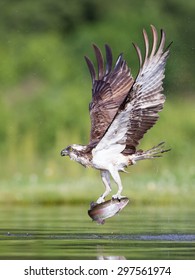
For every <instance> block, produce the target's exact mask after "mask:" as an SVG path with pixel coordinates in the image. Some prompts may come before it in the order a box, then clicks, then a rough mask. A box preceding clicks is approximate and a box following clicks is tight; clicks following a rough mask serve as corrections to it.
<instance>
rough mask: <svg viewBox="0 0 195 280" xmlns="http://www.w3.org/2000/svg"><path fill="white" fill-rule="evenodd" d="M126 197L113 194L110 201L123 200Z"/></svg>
mask: <svg viewBox="0 0 195 280" xmlns="http://www.w3.org/2000/svg"><path fill="white" fill-rule="evenodd" d="M125 197H126V196H123V195H120V194H118V193H117V194H114V195H113V196H112V199H118V200H119V201H120V200H121V199H122V198H125Z"/></svg>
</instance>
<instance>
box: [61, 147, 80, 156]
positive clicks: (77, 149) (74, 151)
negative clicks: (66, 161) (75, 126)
mask: <svg viewBox="0 0 195 280" xmlns="http://www.w3.org/2000/svg"><path fill="white" fill-rule="evenodd" d="M85 148H86V146H82V145H77V144H73V145H70V146H67V147H66V148H65V149H63V150H62V151H61V156H69V157H71V155H72V154H77V152H80V151H83V150H85Z"/></svg>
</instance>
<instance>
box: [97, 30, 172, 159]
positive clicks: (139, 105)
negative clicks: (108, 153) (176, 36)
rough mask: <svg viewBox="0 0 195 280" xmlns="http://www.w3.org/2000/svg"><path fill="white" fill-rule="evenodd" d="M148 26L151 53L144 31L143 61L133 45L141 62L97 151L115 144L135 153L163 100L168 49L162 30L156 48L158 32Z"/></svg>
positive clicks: (137, 48) (153, 122) (155, 118)
mask: <svg viewBox="0 0 195 280" xmlns="http://www.w3.org/2000/svg"><path fill="white" fill-rule="evenodd" d="M151 29H152V34H153V45H152V49H151V52H150V53H149V40H148V36H147V33H146V31H145V30H143V36H144V42H145V49H146V51H145V58H144V61H143V60H142V55H141V51H140V49H139V47H138V46H137V45H134V46H135V49H136V51H137V54H138V57H139V62H140V69H139V73H138V75H137V78H136V80H135V82H134V84H133V86H132V89H131V90H130V92H129V94H128V95H127V97H126V99H125V100H124V102H123V103H122V104H121V106H120V108H119V111H118V113H117V115H116V117H115V118H114V120H113V122H112V124H111V125H110V127H109V129H108V130H107V132H106V134H105V135H104V137H103V138H102V140H101V141H100V143H99V144H98V145H97V147H96V150H99V149H104V148H108V147H110V146H111V145H115V146H116V145H117V147H118V148H119V150H120V152H123V153H127V154H132V153H134V152H135V150H136V146H137V145H138V143H139V140H140V139H141V138H142V137H143V135H144V134H145V133H146V132H147V130H148V129H150V128H151V127H152V126H153V125H154V124H155V123H156V121H157V119H158V118H159V115H158V112H159V111H161V110H162V108H163V104H164V102H165V96H164V95H163V94H162V91H163V87H162V84H163V79H164V71H165V64H166V60H167V57H168V54H169V50H168V49H166V50H164V45H165V32H164V31H163V30H161V39H160V43H159V46H158V47H157V44H158V34H157V31H156V29H155V27H154V26H152V25H151Z"/></svg>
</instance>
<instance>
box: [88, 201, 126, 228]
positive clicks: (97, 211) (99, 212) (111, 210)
mask: <svg viewBox="0 0 195 280" xmlns="http://www.w3.org/2000/svg"><path fill="white" fill-rule="evenodd" d="M128 203H129V199H128V198H127V197H123V198H121V199H120V200H119V199H111V200H107V201H105V202H103V203H100V204H98V203H94V202H92V203H91V208H90V209H89V210H88V215H89V216H90V217H91V218H92V220H93V221H96V222H97V223H98V224H104V223H105V220H106V219H108V218H111V217H113V216H114V215H116V214H117V213H119V212H120V211H121V210H122V209H123V208H124V207H125V206H126V205H127V204H128Z"/></svg>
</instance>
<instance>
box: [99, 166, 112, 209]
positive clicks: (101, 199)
mask: <svg viewBox="0 0 195 280" xmlns="http://www.w3.org/2000/svg"><path fill="white" fill-rule="evenodd" d="M101 177H102V181H103V183H104V186H105V188H106V190H105V192H104V193H103V194H102V195H101V196H100V197H99V198H98V200H97V203H102V202H104V201H105V200H104V198H105V197H106V196H107V195H108V194H109V193H110V191H111V185H110V174H109V172H108V171H106V170H103V171H101Z"/></svg>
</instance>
